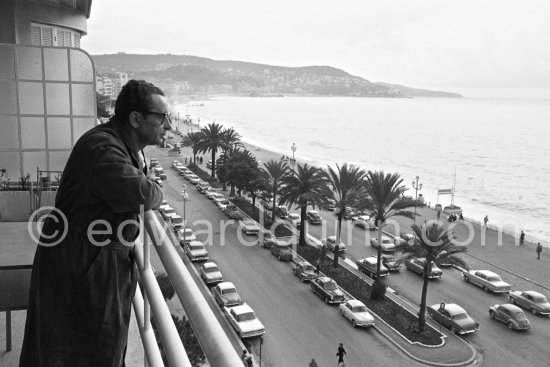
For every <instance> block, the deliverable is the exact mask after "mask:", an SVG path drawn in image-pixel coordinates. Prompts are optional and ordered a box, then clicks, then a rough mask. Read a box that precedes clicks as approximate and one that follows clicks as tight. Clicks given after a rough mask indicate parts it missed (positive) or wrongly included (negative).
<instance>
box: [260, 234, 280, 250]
mask: <svg viewBox="0 0 550 367" xmlns="http://www.w3.org/2000/svg"><path fill="white" fill-rule="evenodd" d="M275 242H277V237H275V236H274V235H273V233H271V231H268V230H265V231H261V232H260V234H259V235H258V245H260V246H262V247H263V248H271V246H273V244H274V243H275Z"/></svg>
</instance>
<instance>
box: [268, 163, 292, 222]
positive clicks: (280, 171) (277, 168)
mask: <svg viewBox="0 0 550 367" xmlns="http://www.w3.org/2000/svg"><path fill="white" fill-rule="evenodd" d="M262 172H264V175H265V177H266V179H267V180H268V181H269V183H270V185H269V187H270V188H271V195H272V196H273V211H272V214H271V220H272V221H273V222H274V221H275V209H276V208H277V192H278V191H279V187H280V185H279V184H280V183H281V181H282V180H283V178H284V177H286V176H288V174H289V172H290V167H288V164H286V162H285V161H282V160H279V161H275V160H273V159H270V160H269V161H267V162H265V163H264V168H262Z"/></svg>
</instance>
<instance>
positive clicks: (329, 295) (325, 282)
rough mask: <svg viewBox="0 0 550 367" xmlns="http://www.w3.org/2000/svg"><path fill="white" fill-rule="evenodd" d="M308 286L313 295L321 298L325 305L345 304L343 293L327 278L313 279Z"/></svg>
mask: <svg viewBox="0 0 550 367" xmlns="http://www.w3.org/2000/svg"><path fill="white" fill-rule="evenodd" d="M310 286H311V290H312V291H313V293H316V294H317V295H318V296H319V297H321V298H322V299H323V301H325V303H326V304H329V303H342V302H346V296H344V292H342V291H341V290H340V288H339V287H338V284H336V282H335V281H334V280H332V279H331V278H329V277H319V278H316V279H313V280H312V281H311V282H310Z"/></svg>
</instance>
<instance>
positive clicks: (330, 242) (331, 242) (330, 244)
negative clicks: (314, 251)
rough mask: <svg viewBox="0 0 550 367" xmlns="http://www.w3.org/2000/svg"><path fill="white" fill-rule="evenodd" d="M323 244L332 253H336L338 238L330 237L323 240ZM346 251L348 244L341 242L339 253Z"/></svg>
mask: <svg viewBox="0 0 550 367" xmlns="http://www.w3.org/2000/svg"><path fill="white" fill-rule="evenodd" d="M321 244H322V245H323V246H325V247H326V248H327V250H329V251H330V252H334V250H335V249H336V236H328V237H326V238H323V239H321ZM343 251H346V244H345V243H344V242H342V241H340V244H339V245H338V252H343Z"/></svg>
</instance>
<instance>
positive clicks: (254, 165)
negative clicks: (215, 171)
mask: <svg viewBox="0 0 550 367" xmlns="http://www.w3.org/2000/svg"><path fill="white" fill-rule="evenodd" d="M227 153H231V154H230V155H228V157H227V161H226V163H225V164H224V165H223V167H225V175H224V179H225V180H226V182H227V183H228V184H230V185H231V192H230V193H229V195H230V196H234V195H235V187H237V188H238V189H239V193H240V191H241V190H242V189H243V188H244V187H245V186H246V185H247V183H248V181H251V180H255V179H257V178H258V176H259V172H260V170H259V168H258V162H257V161H256V157H254V156H253V155H252V153H250V152H249V151H248V150H246V149H245V150H240V149H230V150H229V151H228V152H227Z"/></svg>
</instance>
